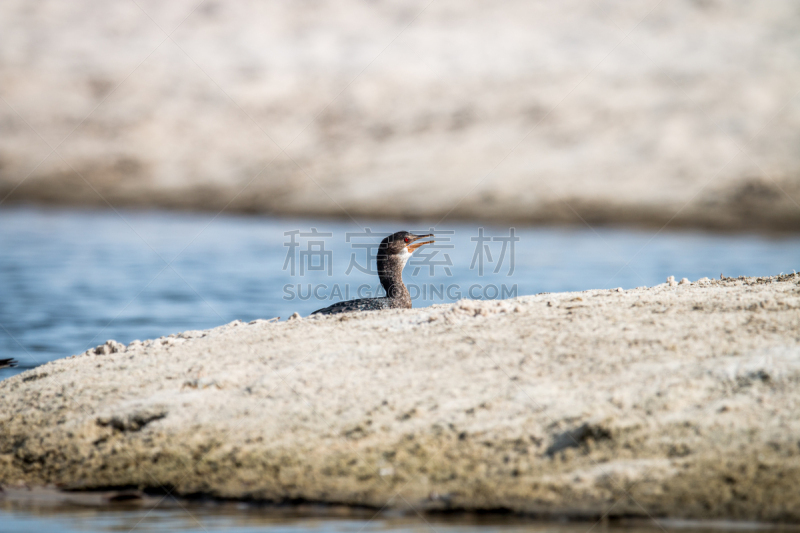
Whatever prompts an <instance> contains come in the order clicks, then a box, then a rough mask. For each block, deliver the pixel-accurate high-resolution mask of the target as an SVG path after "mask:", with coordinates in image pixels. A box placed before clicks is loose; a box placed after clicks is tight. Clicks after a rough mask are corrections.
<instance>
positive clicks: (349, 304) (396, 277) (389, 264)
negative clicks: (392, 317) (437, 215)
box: [311, 231, 433, 315]
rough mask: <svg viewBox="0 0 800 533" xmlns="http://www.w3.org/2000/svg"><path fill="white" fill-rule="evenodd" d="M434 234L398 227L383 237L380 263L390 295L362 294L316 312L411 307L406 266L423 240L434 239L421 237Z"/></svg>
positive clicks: (383, 282)
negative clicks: (362, 295)
mask: <svg viewBox="0 0 800 533" xmlns="http://www.w3.org/2000/svg"><path fill="white" fill-rule="evenodd" d="M432 236H433V235H414V234H413V233H409V232H407V231H398V232H397V233H394V234H392V235H389V236H388V237H386V238H385V239H383V240H382V241H381V244H380V246H378V254H377V266H378V277H379V278H380V280H381V285H382V286H383V290H385V291H386V296H383V297H381V298H359V299H358V300H348V301H346V302H339V303H335V304H333V305H331V306H329V307H325V308H323V309H318V310H316V311H314V312H313V313H311V314H312V315H317V314H320V315H334V314H337V313H350V312H353V311H378V310H381V309H410V308H411V295H410V294H409V293H408V289H407V288H406V286H405V284H404V283H403V267H404V266H406V261H408V258H409V257H411V254H412V253H414V251H415V250H416V249H417V248H419V247H420V246H422V245H423V244H431V243H432V242H433V241H432V240H431V241H424V242H420V239H424V238H426V237H432Z"/></svg>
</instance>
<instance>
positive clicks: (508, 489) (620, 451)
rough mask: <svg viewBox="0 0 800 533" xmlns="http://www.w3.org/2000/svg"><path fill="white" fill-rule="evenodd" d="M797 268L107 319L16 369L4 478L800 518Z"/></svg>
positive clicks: (407, 503)
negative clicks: (375, 307) (140, 333)
mask: <svg viewBox="0 0 800 533" xmlns="http://www.w3.org/2000/svg"><path fill="white" fill-rule="evenodd" d="M798 385H800V275H788V276H782V277H780V278H747V279H744V278H742V279H726V280H712V281H709V280H700V281H697V282H694V283H688V282H686V283H678V284H676V283H674V282H673V283H671V284H670V283H667V284H663V285H659V286H656V287H652V288H642V289H635V290H630V291H617V290H612V291H605V290H603V291H600V290H597V291H586V292H581V293H560V294H541V295H536V296H525V297H521V298H518V299H513V300H505V301H489V302H477V301H468V300H464V301H461V302H458V303H456V304H453V305H439V306H433V307H428V308H421V309H411V310H403V311H385V312H371V313H360V314H351V315H341V316H332V317H314V318H302V319H294V320H290V321H286V322H268V321H264V320H259V321H256V322H254V323H251V324H244V323H241V322H234V323H231V324H228V325H225V326H221V327H219V328H216V329H212V330H208V331H189V332H184V333H181V334H177V335H173V336H170V337H167V338H161V339H156V340H148V341H145V342H134V343H132V344H130V345H128V346H123V345H121V344H118V343H115V342H113V341H109V342H108V343H106V344H104V345H101V346H99V347H98V348H97V349H94V350H91V351H89V352H87V353H85V354H82V355H79V356H75V357H71V358H67V359H62V360H58V361H55V362H52V363H48V364H46V365H43V366H41V367H38V368H36V369H33V370H30V371H28V372H25V373H23V374H20V375H18V376H15V377H13V378H10V379H7V380H5V381H3V382H2V383H0V404H2V406H3V408H2V410H0V483H2V484H5V485H6V486H11V487H15V486H20V485H21V484H25V483H27V484H29V485H44V484H56V485H57V486H60V487H62V488H70V489H108V488H111V487H139V488H148V489H163V488H164V487H166V488H168V489H169V490H171V491H174V493H175V494H178V495H190V494H198V493H200V494H207V495H212V496H217V497H225V498H256V499H265V500H273V501H287V500H293V501H298V500H310V501H319V502H333V503H343V504H359V505H368V506H374V507H376V508H381V507H383V506H384V505H385V506H387V507H389V508H413V509H416V510H420V511H423V510H432V509H512V510H514V511H520V512H529V513H541V514H547V515H559V514H560V515H570V516H584V517H590V516H602V515H603V514H605V513H608V515H609V516H623V515H624V516H632V515H633V516H647V515H652V516H671V517H694V518H711V517H725V518H738V519H760V520H783V521H793V522H797V521H800V492H798V491H797V486H798V485H799V484H800V416H799V415H800V389H799V388H798Z"/></svg>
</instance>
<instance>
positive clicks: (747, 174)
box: [0, 0, 800, 231]
mask: <svg viewBox="0 0 800 533" xmlns="http://www.w3.org/2000/svg"><path fill="white" fill-rule="evenodd" d="M162 30H163V31H162ZM173 31H174V33H171V32H173ZM167 34H170V38H169V39H167V38H166V35H167ZM165 39H166V40H165ZM0 44H2V46H0V79H2V80H3V83H2V84H1V85H0V96H2V99H3V101H2V102H0V199H2V198H5V197H6V196H7V197H8V199H7V200H6V201H7V202H23V201H34V202H41V203H56V204H91V205H101V206H107V205H108V204H107V203H106V202H109V203H111V204H112V205H115V206H119V205H134V206H145V207H151V206H160V207H169V208H186V209H208V210H219V209H222V208H223V207H226V206H227V208H228V209H230V210H232V211H239V212H259V213H273V214H292V215H298V214H299V215H326V216H337V217H346V216H348V215H350V216H353V217H355V218H356V219H358V218H360V217H366V216H369V217H392V218H398V217H407V218H414V217H426V218H431V219H434V220H436V219H438V218H440V217H442V216H445V215H447V216H449V217H453V218H470V219H476V218H477V219H483V220H495V221H514V222H529V223H572V224H582V221H581V219H585V220H586V221H587V222H589V223H591V224H597V223H628V224H643V225H658V226H660V225H662V224H664V223H665V222H667V221H670V220H671V222H670V224H671V225H673V226H704V227H711V228H728V229H784V230H785V229H790V230H795V231H796V230H798V229H800V150H798V149H797V147H798V146H800V96H799V95H798V91H799V90H800V54H798V53H797V51H798V49H800V7H798V3H797V2H796V0H774V1H770V2H759V1H757V0H748V1H737V2H722V1H717V0H678V1H661V2H659V1H658V0H636V1H630V0H602V1H592V2H585V1H577V0H570V1H564V2H544V1H541V2H531V1H529V0H512V1H506V2H501V3H493V2H478V1H472V0H470V1H465V0H436V1H434V2H430V1H429V0H413V1H408V0H384V1H380V2H362V1H356V0H338V1H336V2H334V1H330V0H324V1H312V2H255V1H253V0H239V1H232V2H217V1H215V0H205V1H203V2H200V1H199V0H175V1H172V2H156V1H153V0H138V1H137V2H128V1H126V2H105V1H102V0H76V1H71V2H62V1H58V0H49V1H42V2H37V3H35V4H32V3H31V2H30V1H28V0H7V1H5V2H3V3H2V4H0ZM53 148H55V149H56V152H55V153H53V152H52V149H53ZM673 216H674V218H672V217H673Z"/></svg>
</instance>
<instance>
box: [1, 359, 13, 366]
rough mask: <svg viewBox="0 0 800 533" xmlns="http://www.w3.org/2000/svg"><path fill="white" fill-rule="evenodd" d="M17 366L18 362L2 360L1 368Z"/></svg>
mask: <svg viewBox="0 0 800 533" xmlns="http://www.w3.org/2000/svg"><path fill="white" fill-rule="evenodd" d="M12 366H17V361H16V360H14V359H0V368H9V367H12Z"/></svg>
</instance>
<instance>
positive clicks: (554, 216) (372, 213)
mask: <svg viewBox="0 0 800 533" xmlns="http://www.w3.org/2000/svg"><path fill="white" fill-rule="evenodd" d="M148 194H150V192H147V193H146V194H143V196H142V198H141V199H136V200H132V199H129V198H125V197H120V198H117V197H115V196H114V195H113V194H112V195H111V200H110V203H106V202H105V201H104V200H101V199H100V198H97V201H76V202H70V201H66V202H65V201H61V200H59V201H57V202H52V201H50V200H45V201H42V199H41V198H40V197H38V196H36V195H33V196H32V197H31V198H28V197H27V196H25V195H24V194H19V193H18V192H15V193H14V194H13V195H12V196H11V197H9V200H7V201H6V202H5V205H6V206H7V207H9V208H18V209H40V210H49V209H63V210H78V211H80V210H103V211H108V210H109V206H110V205H111V206H113V207H112V209H115V210H117V209H119V210H125V211H133V212H148V211H156V212H164V213H176V214H180V213H188V214H209V213H214V214H224V215H228V216H241V217H267V218H287V219H294V218H307V219H313V220H331V221H353V220H356V221H357V222H358V223H359V224H362V223H366V224H367V225H369V223H379V222H385V221H397V222H408V223H414V222H418V221H428V220H440V219H442V218H443V217H444V220H443V221H442V223H444V224H445V225H447V224H448V223H456V224H466V223H474V224H475V225H506V224H508V225H516V226H524V227H541V228H566V229H569V228H611V229H628V230H633V231H649V230H653V229H657V230H663V229H667V230H669V231H677V232H692V231H703V232H707V233H716V234H722V235H766V236H784V235H786V236H789V235H796V234H798V233H800V209H797V210H796V211H797V212H796V213H793V212H791V211H792V210H787V211H786V212H784V211H778V212H777V213H771V214H770V215H768V214H766V213H745V215H744V216H742V214H741V213H740V212H738V210H739V209H740V206H738V205H729V206H725V207H723V208H722V211H724V213H720V212H715V211H714V210H709V209H708V208H707V206H702V205H700V206H692V207H691V208H690V209H685V208H683V209H682V208H680V207H677V206H676V207H675V210H674V211H670V210H668V209H667V208H666V207H661V208H658V207H647V206H616V207H615V206H611V205H603V204H601V203H598V204H597V205H590V204H584V205H583V208H582V210H581V211H572V210H570V209H569V204H566V203H563V204H561V209H556V208H554V207H552V206H531V207H530V209H515V208H514V206H495V207H494V208H492V209H489V210H487V209H484V208H483V207H475V206H473V207H471V208H469V209H462V210H459V209H456V210H453V211H452V212H450V213H448V211H447V209H444V210H430V211H420V212H417V213H408V212H404V211H402V210H398V211H396V212H393V211H387V210H385V209H378V210H373V209H371V208H369V207H367V208H365V207H364V206H351V207H350V208H348V210H347V211H346V212H345V211H343V210H342V209H338V208H337V209H331V210H315V209H314V208H311V209H299V208H298V209H294V208H291V207H288V208H287V207H285V206H284V207H281V206H277V205H276V206H272V207H254V206H236V205H234V206H232V207H231V206H226V205H224V204H220V205H212V204H197V205H195V204H188V205H187V204H186V203H185V202H183V203H180V202H173V201H172V200H171V199H166V200H165V201H163V202H160V203H159V201H158V200H157V194H158V193H157V192H156V193H154V194H155V195H156V200H155V201H154V198H153V197H152V196H147V195H148ZM3 195H4V194H3V190H0V198H2V197H3ZM219 195H220V198H227V197H232V196H234V195H235V193H233V192H231V191H219ZM735 212H738V215H734V214H733V213H735ZM526 213H527V214H526Z"/></svg>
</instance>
